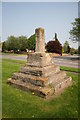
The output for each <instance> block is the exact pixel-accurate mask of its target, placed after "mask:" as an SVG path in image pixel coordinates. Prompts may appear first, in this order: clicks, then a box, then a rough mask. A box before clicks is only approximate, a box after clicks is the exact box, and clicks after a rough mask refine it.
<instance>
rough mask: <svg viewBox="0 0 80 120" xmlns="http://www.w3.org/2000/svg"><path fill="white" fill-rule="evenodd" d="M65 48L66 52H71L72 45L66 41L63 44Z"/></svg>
mask: <svg viewBox="0 0 80 120" xmlns="http://www.w3.org/2000/svg"><path fill="white" fill-rule="evenodd" d="M63 49H64V53H70V46H69V43H68V41H65V43H64V45H63Z"/></svg>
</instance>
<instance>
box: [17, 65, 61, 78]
mask: <svg viewBox="0 0 80 120" xmlns="http://www.w3.org/2000/svg"><path fill="white" fill-rule="evenodd" d="M59 71H60V67H59V66H57V65H52V66H47V67H43V68H39V67H30V66H26V67H21V68H20V71H19V72H21V73H25V74H29V75H34V76H42V77H47V76H49V75H51V74H53V73H54V74H55V73H56V72H59Z"/></svg>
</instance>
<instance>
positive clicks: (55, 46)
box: [46, 40, 62, 55]
mask: <svg viewBox="0 0 80 120" xmlns="http://www.w3.org/2000/svg"><path fill="white" fill-rule="evenodd" d="M46 49H47V52H52V53H58V54H61V55H62V45H61V44H60V42H59V41H57V40H55V41H49V42H48V43H47V45H46Z"/></svg>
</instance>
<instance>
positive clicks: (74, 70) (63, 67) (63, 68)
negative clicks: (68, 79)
mask: <svg viewBox="0 0 80 120" xmlns="http://www.w3.org/2000/svg"><path fill="white" fill-rule="evenodd" d="M60 69H61V70H65V71H70V72H80V68H71V67H65V66H60Z"/></svg>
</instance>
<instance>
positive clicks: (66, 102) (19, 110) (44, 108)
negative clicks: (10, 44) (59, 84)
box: [2, 59, 78, 118]
mask: <svg viewBox="0 0 80 120" xmlns="http://www.w3.org/2000/svg"><path fill="white" fill-rule="evenodd" d="M16 63H17V64H16ZM24 64H25V62H24V61H23V62H21V61H17V60H7V59H3V63H2V116H3V118H77V117H78V75H75V74H71V73H67V75H68V76H71V77H72V80H73V85H72V86H71V87H69V88H67V89H65V90H64V92H63V93H62V94H61V95H59V96H57V97H56V98H54V99H52V100H50V101H46V100H44V99H42V98H40V97H38V96H35V95H32V94H31V93H29V92H24V91H21V90H19V89H16V88H13V87H12V86H10V85H8V84H7V80H8V78H10V77H11V76H12V74H13V73H14V72H17V71H19V69H20V67H21V66H23V65H24Z"/></svg>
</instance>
